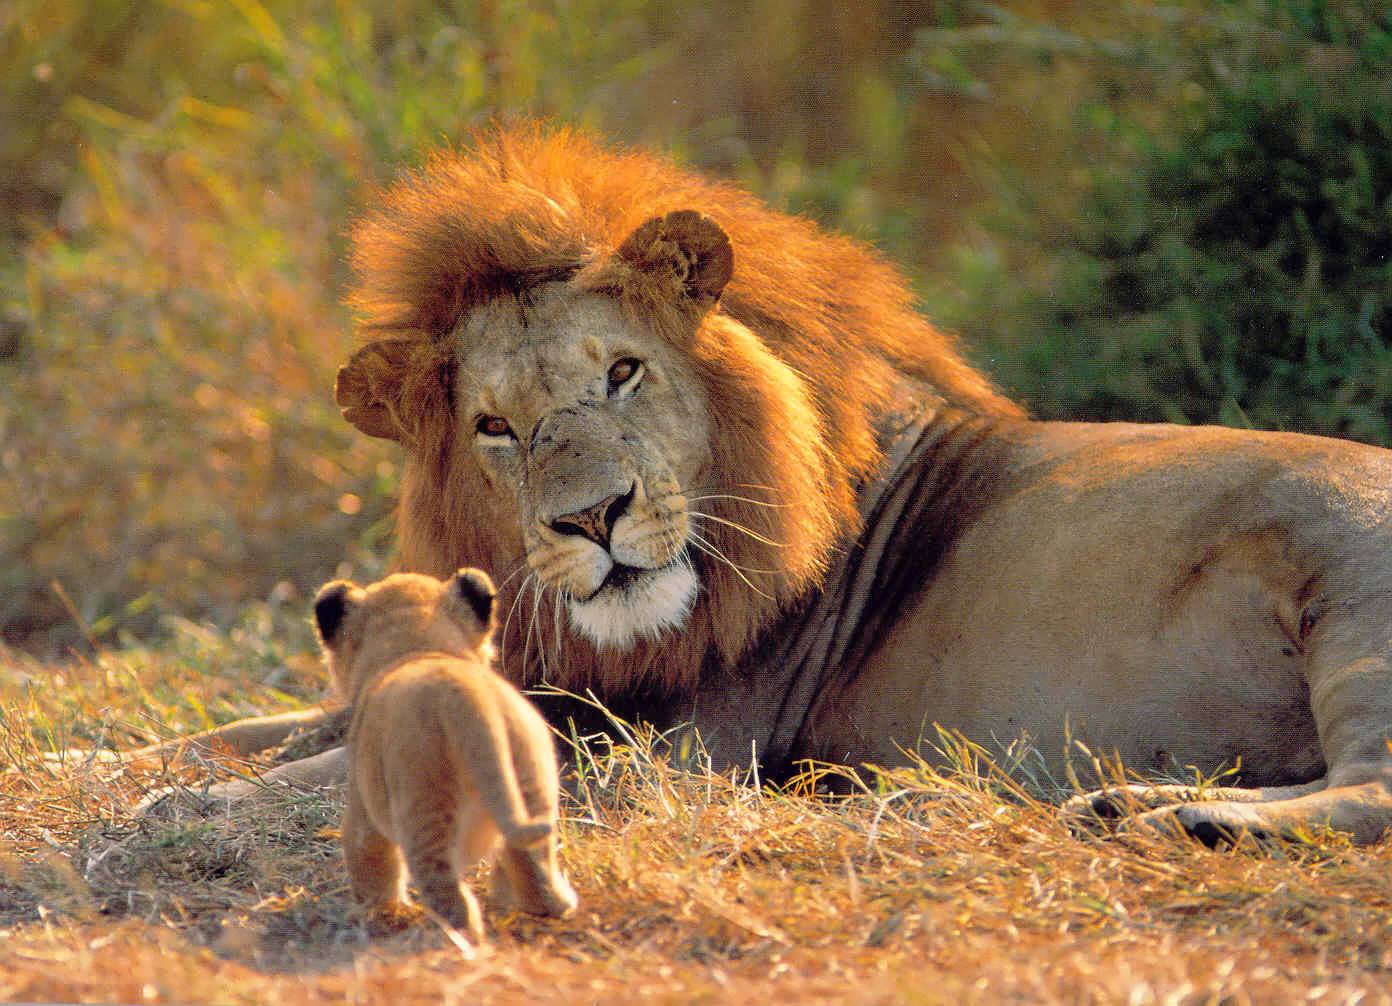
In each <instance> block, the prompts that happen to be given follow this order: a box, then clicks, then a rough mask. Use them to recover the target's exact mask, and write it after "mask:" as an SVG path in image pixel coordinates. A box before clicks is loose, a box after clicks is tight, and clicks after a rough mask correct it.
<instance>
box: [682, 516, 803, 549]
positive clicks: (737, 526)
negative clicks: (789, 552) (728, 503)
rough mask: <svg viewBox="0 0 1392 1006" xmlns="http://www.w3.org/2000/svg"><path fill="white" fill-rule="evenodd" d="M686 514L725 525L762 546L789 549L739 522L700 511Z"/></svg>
mask: <svg viewBox="0 0 1392 1006" xmlns="http://www.w3.org/2000/svg"><path fill="white" fill-rule="evenodd" d="M686 513H687V516H689V517H701V518H703V519H705V520H709V521H714V522H715V523H717V524H724V525H725V526H726V527H728V528H732V529H733V530H735V531H738V532H740V533H741V534H745V535H748V536H749V537H751V538H753V539H754V540H755V541H757V542H760V543H761V544H764V545H769V546H772V547H773V548H787V547H788V546H787V545H785V544H784V543H783V542H781V541H774V540H773V539H772V538H769V537H766V536H765V535H762V534H760V533H759V532H758V531H755V530H754V529H753V528H750V527H746V526H745V525H743V524H741V523H740V522H739V521H734V520H726V519H725V518H724V517H717V516H716V515H715V514H710V513H702V512H701V511H699V510H688V511H687V512H686Z"/></svg>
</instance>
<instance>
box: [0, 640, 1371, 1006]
mask: <svg viewBox="0 0 1392 1006" xmlns="http://www.w3.org/2000/svg"><path fill="white" fill-rule="evenodd" d="M122 664H123V658H121V657H113V656H110V655H103V656H101V657H99V658H96V659H94V660H88V661H83V660H78V661H74V662H72V663H71V664H69V665H66V666H64V667H61V668H54V667H44V666H39V665H36V664H33V663H32V662H27V661H25V660H23V659H22V658H19V657H18V656H16V655H13V654H9V655H5V654H0V752H3V765H4V766H5V769H4V772H3V775H0V828H3V831H2V832H0V841H3V845H0V850H2V851H0V934H2V935H0V939H3V945H4V947H5V952H4V953H3V954H2V955H0V1000H3V1001H15V1000H28V1001H43V1000H67V1001H124V1002H160V1001H180V1002H233V1003H240V1002H245V1003H264V1002H271V1001H274V1002H278V1003H282V1004H286V1006H297V1004H301V1003H317V1002H393V1003H401V1002H415V1001H430V1002H441V1001H442V1002H465V1001H467V1002H476V1001H488V1002H499V1003H545V1002H561V1001H565V1002H567V1003H574V1002H580V1003H590V1002H628V1001H643V1002H658V1003H662V1002H671V1003H691V1002H711V1003H727V1002H750V1001H760V1000H761V999H765V1000H766V999H769V998H773V997H777V998H778V999H781V1000H784V1001H789V1002H793V1001H796V1002H826V1003H835V1002H846V1003H851V1002H854V1003H890V1002H907V1003H924V1004H933V1003H948V1002H951V1003H972V1002H992V1003H994V1002H1030V1003H1035V1002H1042V1003H1054V1002H1058V1003H1078V1002H1083V1003H1087V1002H1121V1003H1136V1004H1142V1003H1210V1002H1211V1003H1219V1002H1227V1003H1245V1002H1256V1003H1260V1002H1320V1003H1345V1002H1348V1003H1352V1002H1361V1003H1378V1002H1389V1001H1392V949H1389V947H1392V940H1389V937H1392V890H1390V889H1389V883H1388V876H1389V869H1388V867H1389V865H1392V843H1385V844H1384V845H1382V846H1377V847H1373V848H1371V849H1367V850H1357V849H1353V848H1350V847H1349V846H1348V845H1347V843H1345V842H1343V841H1341V840H1340V839H1339V838H1338V837H1337V836H1331V835H1315V836H1311V838H1310V841H1309V842H1307V843H1304V844H1300V845H1288V846H1282V847H1277V848H1257V847H1254V846H1250V845H1244V846H1240V847H1238V848H1236V849H1233V850H1229V851H1219V852H1213V851H1209V850H1206V849H1204V848H1202V847H1200V846H1198V845H1196V844H1194V843H1190V842H1187V841H1183V840H1174V839H1169V838H1164V837H1159V836H1155V837H1139V838H1138V837H1129V838H1125V839H1118V838H1106V837H1094V836H1083V837H1078V836H1075V835H1073V834H1071V833H1070V832H1069V831H1068V829H1067V828H1066V827H1065V826H1064V825H1063V823H1062V822H1061V821H1060V820H1059V817H1058V814H1057V811H1056V810H1055V808H1054V806H1053V805H1052V804H1051V803H1049V802H1047V801H1043V800H1041V799H1039V798H1038V797H1037V795H1036V793H1037V792H1038V791H1039V788H1038V787H1037V786H1036V785H1033V784H1029V783H1027V784H1025V785H1022V784H1020V783H1018V782H1016V781H1014V778H1013V777H1008V776H1007V775H1006V774H1005V773H1004V772H1002V771H1001V770H1000V769H999V768H997V767H995V766H994V765H993V764H991V763H990V762H989V761H988V760H986V759H984V757H983V756H982V753H981V752H979V751H976V750H975V749H972V748H971V747H970V746H967V745H964V744H961V743H960V742H955V741H953V740H952V739H951V738H947V739H946V740H945V746H946V747H947V748H948V749H949V753H950V754H951V758H950V760H951V761H953V762H955V767H954V768H952V769H951V770H943V771H938V770H934V769H931V768H929V767H928V766H926V765H921V764H920V765H915V766H911V767H908V768H904V769H900V770H896V771H893V772H886V773H879V774H870V773H863V774H862V775H861V776H860V777H859V779H851V778H850V777H848V776H847V775H845V774H844V773H839V772H837V773H833V774H834V775H835V776H836V779H835V780H834V781H836V782H837V783H838V785H837V786H835V787H832V788H837V789H840V790H843V791H845V792H844V795H841V796H835V797H828V796H816V795H813V794H812V792H811V791H812V789H813V783H814V782H816V781H817V779H816V777H815V776H814V775H808V776H805V777H804V778H802V779H801V780H799V781H798V782H797V783H796V784H794V785H791V786H789V787H786V788H784V789H783V790H774V789H771V788H768V787H764V788H762V789H760V788H756V787H754V786H751V785H748V784H747V783H746V782H744V781H741V780H736V779H733V778H731V777H727V776H720V775H714V774H711V773H708V772H701V771H697V772H687V771H680V770H678V769H676V768H673V767H672V765H671V764H670V762H669V761H668V760H667V758H665V757H664V756H663V754H662V752H663V744H662V743H661V741H660V739H658V738H654V737H652V736H651V735H647V734H643V733H637V734H630V735H627V736H624V735H623V734H620V741H622V742H621V743H620V742H613V743H611V742H610V741H608V740H605V739H588V740H587V739H584V738H578V739H575V740H576V742H578V744H579V749H578V755H577V757H575V759H574V764H575V765H576V775H575V778H574V779H573V784H574V791H573V795H572V796H571V798H570V799H569V800H568V802H567V806H566V815H567V816H566V820H565V824H564V852H563V855H564V860H565V863H566V865H567V868H568V870H569V872H570V874H571V877H572V879H573V881H574V883H575V886H576V888H577V890H578V891H579V893H580V896H581V902H582V903H581V908H580V911H579V912H578V913H577V914H576V915H575V916H574V917H572V918H570V919H566V920H562V921H557V920H550V919H533V918H529V917H524V916H515V915H501V916H500V915H497V914H493V915H491V916H490V919H489V925H490V927H491V930H492V936H493V943H492V948H491V950H489V951H487V952H485V953H484V954H482V955H480V956H479V957H478V958H477V959H472V960H471V959H468V958H467V957H466V955H465V954H464V953H462V952H461V949H460V948H459V947H458V946H457V945H456V944H455V943H454V942H452V940H451V938H450V935H449V934H448V933H446V932H443V931H442V930H441V929H439V928H438V927H436V926H435V925H433V924H432V923H430V922H429V921H428V920H422V921H421V923H420V924H419V925H416V926H414V927H413V928H411V929H409V930H407V931H405V932H403V933H400V934H397V935H394V936H390V937H380V936H373V935H370V934H369V933H368V931H367V930H366V928H365V927H364V925H363V921H362V920H361V919H360V918H359V917H358V916H357V914H356V913H355V912H354V910H353V907H352V905H351V903H350V900H349V898H348V893H347V887H346V879H345V875H344V872H343V869H342V866H341V864H340V862H339V858H338V844H337V839H336V832H335V828H336V825H337V817H338V813H339V795H338V794H337V793H334V792H292V791H268V792H267V793H266V794H265V795H264V797H263V798H261V799H259V800H257V801H256V802H255V803H254V804H252V805H248V806H243V807H240V808H236V809H232V810H230V811H229V810H222V811H220V812H218V813H214V814H213V815H212V816H209V817H202V816H198V815H184V816H182V817H180V816H177V815H176V816H173V817H170V816H166V817H157V816H146V817H138V816H137V815H136V814H135V813H134V808H135V806H136V804H137V803H138V802H139V800H140V799H141V798H142V797H143V796H145V795H146V794H147V793H149V792H150V791H152V790H154V789H157V788H159V787H162V786H168V785H174V784H180V785H184V786H187V787H190V788H191V789H192V790H193V791H195V792H196V791H197V789H198V788H199V787H200V786H201V785H202V784H203V782H204V781H206V779H207V778H209V776H210V774H229V773H237V774H252V775H254V773H255V770H256V767H255V766H254V765H222V766H217V767H214V766H210V765H207V764H192V765H182V766H171V765H165V764H158V763H153V764H144V765H129V764H121V763H118V762H112V761H108V760H101V759H98V758H95V757H93V758H79V759H72V758H69V759H68V760H67V761H66V762H62V761H60V760H58V759H56V758H55V757H54V756H55V755H56V754H59V753H61V752H63V751H68V752H69V753H71V752H72V751H76V750H78V749H79V748H80V747H83V746H86V745H87V744H89V743H90V742H91V741H92V740H93V739H95V738H96V737H97V736H98V735H99V734H101V733H103V732H104V733H105V734H106V735H107V737H109V738H111V739H113V740H114V741H115V742H116V743H117V744H118V745H119V746H125V747H129V746H132V744H133V743H134V742H135V741H137V740H141V739H145V740H148V739H152V738H155V737H158V736H159V735H160V733H161V732H166V733H167V732H168V731H169V730H170V729H172V728H173V727H175V726H178V727H180V728H181V729H182V728H187V727H190V726H194V725H196V720H195V721H188V716H189V713H188V712H187V711H186V710H187V708H188V706H189V704H193V705H196V704H197V691H198V690H199V689H210V690H211V691H213V692H216V690H217V681H216V680H212V681H210V680H208V679H195V678H194V677H193V676H191V675H190V674H189V672H188V671H187V670H185V669H183V668H181V667H180V666H179V665H176V664H174V663H172V662H170V663H162V662H161V661H160V660H158V659H152V660H148V661H147V662H146V663H144V664H143V665H142V666H141V667H140V668H139V672H140V675H139V677H140V679H141V685H142V688H141V689H139V691H142V694H141V695H140V696H139V697H137V694H136V693H137V691H138V689H137V688H136V687H135V683H134V682H133V681H132V677H133V676H134V675H133V674H131V673H129V672H132V671H133V669H132V668H130V667H128V666H127V667H124V668H123V666H122ZM305 673H306V674H307V675H308V674H310V673H311V672H310V671H308V670H306V672H305ZM40 681H42V682H44V683H45V685H46V687H43V688H39V687H37V683H38V682H40ZM278 696H279V693H272V692H271V691H270V690H267V689H263V690H261V691H259V692H258V691H257V690H256V689H250V690H249V691H248V692H247V693H245V694H244V695H242V696H241V698H242V700H243V701H246V702H252V703H254V702H260V703H262V704H264V705H266V706H267V707H272V706H275V705H276V704H277V702H280V703H284V702H285V701H286V700H285V698H284V696H279V697H278ZM161 697H162V698H161ZM161 702H164V703H166V705H164V706H163V708H164V710H165V713H164V717H163V718H164V719H165V722H166V723H167V724H168V726H167V727H166V728H165V730H164V731H160V730H155V729H152V727H151V724H152V723H153V722H157V721H158V720H159V719H160V718H161V717H160V709H161ZM181 709H182V710H185V711H184V712H181V711H180V710H181ZM181 720H182V721H181ZM973 770H974V771H973ZM1019 775H1021V773H1020V772H1016V773H1015V776H1019ZM821 781H822V782H826V781H828V780H826V779H823V780H821ZM822 788H826V787H822Z"/></svg>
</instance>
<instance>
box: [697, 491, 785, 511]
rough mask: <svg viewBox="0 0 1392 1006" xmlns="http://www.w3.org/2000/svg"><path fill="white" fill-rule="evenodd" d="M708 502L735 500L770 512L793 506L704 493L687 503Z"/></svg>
mask: <svg viewBox="0 0 1392 1006" xmlns="http://www.w3.org/2000/svg"><path fill="white" fill-rule="evenodd" d="M706 500H735V501H737V502H740V503H748V504H749V505H750V506H762V507H768V508H769V509H770V510H785V509H787V508H789V507H791V506H792V504H791V503H766V502H764V501H763V500H756V499H751V498H750V497H748V496H737V495H735V494H734V493H704V494H703V495H700V496H689V497H687V500H686V501H687V503H703V502H705V501H706Z"/></svg>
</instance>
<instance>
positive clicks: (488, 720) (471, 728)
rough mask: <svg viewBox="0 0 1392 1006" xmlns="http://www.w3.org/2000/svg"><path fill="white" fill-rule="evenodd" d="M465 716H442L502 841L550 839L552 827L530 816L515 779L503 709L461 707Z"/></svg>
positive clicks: (519, 845) (519, 842) (517, 844)
mask: <svg viewBox="0 0 1392 1006" xmlns="http://www.w3.org/2000/svg"><path fill="white" fill-rule="evenodd" d="M462 712H463V713H464V715H458V714H456V715H453V716H445V717H443V719H444V722H445V724H446V727H445V729H446V730H447V731H448V732H449V733H450V734H451V735H452V736H451V740H452V741H453V742H454V745H455V750H456V751H457V752H461V753H464V752H467V753H468V757H469V761H470V764H468V765H467V766H465V767H466V768H467V769H468V771H469V774H470V776H471V777H472V779H473V782H474V787H475V789H477V791H478V794H479V798H480V799H481V800H482V801H483V805H484V807H486V808H487V810H488V813H489V815H490V816H491V817H492V818H493V823H494V824H496V825H497V826H498V830H499V831H500V832H502V835H503V841H505V842H506V843H507V844H508V845H510V846H512V847H514V848H523V847H526V846H529V845H535V844H536V843H538V842H540V841H542V840H544V839H546V838H549V837H550V835H551V832H552V831H553V830H554V826H553V824H552V822H551V821H550V820H549V819H547V817H545V816H533V815H532V814H531V813H530V812H529V811H528V809H527V802H526V800H525V799H524V797H523V787H522V781H521V780H519V779H518V778H517V766H516V762H515V761H514V758H513V746H512V743H511V738H510V734H511V731H510V730H509V728H508V727H509V725H508V723H507V717H506V715H505V714H504V712H503V710H502V709H501V708H499V707H494V708H492V709H489V710H486V711H485V710H479V709H472V710H463V711H462Z"/></svg>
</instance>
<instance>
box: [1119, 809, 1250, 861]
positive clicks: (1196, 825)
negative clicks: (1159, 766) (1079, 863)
mask: <svg viewBox="0 0 1392 1006" xmlns="http://www.w3.org/2000/svg"><path fill="white" fill-rule="evenodd" d="M1117 830H1118V832H1120V833H1121V834H1128V833H1129V834H1138V833H1145V832H1149V833H1156V832H1158V833H1160V834H1163V835H1171V836H1176V837H1178V836H1181V835H1186V836H1188V837H1189V838H1193V839H1196V840H1197V841H1199V842H1202V843H1203V844H1204V845H1206V846H1208V847H1209V848H1210V849H1215V848H1217V847H1219V846H1229V845H1236V844H1237V843H1239V842H1240V841H1242V840H1243V839H1244V838H1250V839H1253V840H1255V841H1257V842H1264V841H1266V840H1268V839H1269V838H1270V837H1271V832H1270V829H1269V828H1268V827H1267V823H1266V821H1265V820H1264V819H1263V817H1262V815H1261V813H1260V812H1259V811H1258V810H1257V808H1256V807H1254V806H1252V805H1251V804H1243V803H1228V802H1222V801H1213V802H1209V803H1187V804H1180V805H1178V806H1174V807H1162V808H1159V809H1158V810H1151V811H1147V812H1146V813H1144V814H1139V815H1137V816H1135V817H1132V818H1129V819H1127V820H1125V821H1123V822H1121V824H1120V826H1119V827H1118V829H1117Z"/></svg>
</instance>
